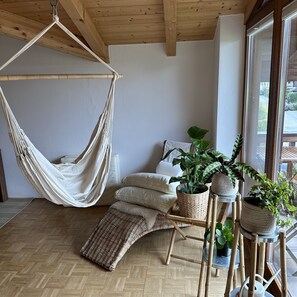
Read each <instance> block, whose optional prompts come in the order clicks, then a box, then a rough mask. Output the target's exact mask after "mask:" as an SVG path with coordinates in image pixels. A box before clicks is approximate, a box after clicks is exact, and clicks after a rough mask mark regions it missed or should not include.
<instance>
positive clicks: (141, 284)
mask: <svg viewBox="0 0 297 297" xmlns="http://www.w3.org/2000/svg"><path fill="white" fill-rule="evenodd" d="M105 211H106V208H104V207H92V208H87V209H77V208H64V207H61V206H57V205H54V204H52V203H50V202H48V201H46V200H44V199H35V200H34V201H33V202H32V203H31V204H30V205H29V206H28V207H27V208H25V209H24V210H23V211H22V212H21V213H20V214H18V215H17V216H16V217H15V218H14V219H13V220H12V221H10V222H9V223H8V224H7V225H6V226H4V227H3V228H2V229H1V230H0V296H1V297H59V296H65V297H66V296H67V297H68V296H80V297H101V296H104V297H109V296H112V297H117V296H121V297H185V296H187V297H189V296H196V294H197V287H198V276H199V268H200V267H199V265H198V264H195V263H190V262H185V261H182V260H177V259H172V260H171V263H170V264H169V265H168V266H166V265H164V262H165V259H166V254H167V248H168V245H169V241H170V235H171V230H162V231H157V232H153V233H151V234H148V235H146V236H145V237H143V238H142V239H140V240H139V241H137V242H136V243H135V244H134V245H133V246H132V247H131V248H130V250H129V251H128V252H127V253H126V255H125V256H124V257H123V259H122V260H121V261H120V263H119V264H118V266H117V268H116V270H115V271H114V272H108V271H106V270H104V269H102V268H100V267H99V266H97V265H95V264H93V263H92V262H90V261H88V260H86V259H85V258H83V257H81V256H80V254H79V251H80V248H81V247H82V245H83V244H84V243H85V241H86V240H87V238H88V236H89V235H90V233H91V232H92V231H93V228H94V226H95V225H96V223H97V221H98V220H99V219H100V218H102V217H103V215H104V213H105ZM200 230H201V229H200ZM200 230H199V228H197V227H189V228H186V232H188V233H192V234H194V233H196V235H197V232H202V230H201V231H200ZM200 245H201V243H198V242H197V241H192V240H186V241H184V240H179V241H178V242H177V243H176V244H175V247H174V252H175V253H176V254H179V253H180V254H182V255H183V256H187V257H196V258H199V259H200V257H201V253H200V252H201V248H200ZM225 282H226V272H222V273H221V276H220V277H212V279H211V291H210V293H211V294H210V296H213V297H214V296H216V297H218V296H223V292H224V287H225Z"/></svg>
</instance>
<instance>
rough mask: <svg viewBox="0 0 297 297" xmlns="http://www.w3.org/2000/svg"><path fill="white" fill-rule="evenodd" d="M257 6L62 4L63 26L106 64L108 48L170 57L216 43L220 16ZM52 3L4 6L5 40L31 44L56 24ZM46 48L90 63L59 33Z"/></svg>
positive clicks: (72, 0)
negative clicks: (199, 43) (190, 44)
mask: <svg viewBox="0 0 297 297" xmlns="http://www.w3.org/2000/svg"><path fill="white" fill-rule="evenodd" d="M255 2H256V1H255V0H225V1H217V0H197V1H189V0H60V1H59V2H58V16H59V18H60V21H61V22H62V23H63V24H64V25H65V26H66V27H68V29H69V30H71V31H72V32H73V33H74V34H76V35H77V36H78V37H79V38H80V39H81V40H82V41H83V42H85V43H86V44H88V45H89V46H90V47H91V48H92V49H93V51H94V52H95V53H97V54H98V55H99V56H100V57H101V58H103V59H104V60H105V61H108V60H109V55H108V46H109V45H119V44H139V43H156V42H160V43H164V44H165V45H166V47H165V48H166V53H167V55H169V56H174V55H176V42H178V41H193V40H211V39H213V37H214V33H215V28H216V24H217V19H218V17H219V16H221V15H231V14H238V13H244V14H245V15H246V18H247V17H248V15H249V14H250V13H251V10H252V8H253V6H254V4H255ZM50 3H51V1H50V0H37V1H26V0H17V1H11V0H0V34H6V35H9V36H12V37H16V38H20V39H25V40H28V39H31V38H32V37H33V36H34V35H35V34H37V33H38V32H39V31H41V30H42V29H43V28H44V27H45V26H46V25H48V24H49V23H50V22H51V21H52V7H51V4H50ZM39 44H41V45H44V46H47V47H50V48H54V49H57V50H60V51H63V52H67V53H70V54H74V55H78V56H83V57H86V58H90V57H89V56H88V54H87V53H85V51H83V50H82V49H81V48H80V47H79V46H78V45H77V44H75V43H74V42H73V41H72V40H70V39H69V38H68V37H66V36H65V33H63V32H61V30H60V29H59V28H53V29H51V30H50V32H49V33H48V34H46V36H45V37H43V38H42V40H41V41H40V43H39Z"/></svg>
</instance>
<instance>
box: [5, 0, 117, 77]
mask: <svg viewBox="0 0 297 297" xmlns="http://www.w3.org/2000/svg"><path fill="white" fill-rule="evenodd" d="M51 5H52V10H53V22H52V23H51V24H50V25H48V26H47V27H46V28H45V29H43V30H42V31H41V32H40V33H38V34H37V35H36V36H35V37H34V38H32V39H31V40H30V41H29V42H28V43H27V44H25V46H23V47H22V48H21V49H20V50H19V51H18V52H17V53H16V54H15V55H13V56H12V57H11V58H10V59H9V60H8V61H7V62H5V63H4V64H3V65H2V66H1V67H0V71H2V70H3V69H4V68H5V67H7V66H8V65H9V64H10V63H11V62H13V61H14V60H15V59H17V58H18V57H19V56H20V55H22V54H23V53H24V52H25V51H26V50H28V49H29V48H30V47H31V46H32V45H34V44H35V43H36V42H37V41H38V40H39V39H40V38H41V37H42V36H43V35H45V33H46V32H48V31H49V30H50V29H51V28H52V27H53V26H54V25H57V26H58V27H59V28H60V29H61V30H63V31H64V32H65V33H66V34H67V35H68V36H69V37H70V38H71V39H73V40H74V41H75V42H76V43H78V44H79V45H80V46H81V47H82V48H83V49H85V50H86V51H87V52H88V53H89V54H90V55H91V56H93V57H94V58H95V59H96V60H97V61H98V62H100V63H101V64H103V65H104V66H105V67H106V68H107V69H108V70H110V71H111V72H112V73H113V74H114V76H116V77H117V78H121V77H122V75H120V74H119V73H118V72H117V71H116V70H115V69H113V68H112V67H111V66H109V65H108V64H107V63H106V62H104V61H103V60H102V59H101V58H100V57H99V56H98V55H96V54H95V53H94V52H93V51H92V50H91V49H90V48H89V47H88V46H86V45H85V44H84V43H83V42H81V41H80V40H79V39H78V38H77V37H76V36H75V35H74V34H73V33H72V32H71V31H70V30H69V29H67V28H66V27H65V26H64V25H63V24H62V23H61V22H60V20H59V17H58V14H57V0H51ZM7 80H9V79H7Z"/></svg>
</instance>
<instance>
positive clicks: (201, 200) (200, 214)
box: [176, 187, 209, 220]
mask: <svg viewBox="0 0 297 297" xmlns="http://www.w3.org/2000/svg"><path fill="white" fill-rule="evenodd" d="M176 195H177V205H178V207H179V211H180V215H181V216H183V217H188V218H193V219H198V220H205V218H206V213H207V203H208V197H209V189H208V190H207V191H205V192H203V193H199V194H186V193H183V192H181V191H179V187H177V189H176Z"/></svg>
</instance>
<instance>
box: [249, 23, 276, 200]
mask: <svg viewBox="0 0 297 297" xmlns="http://www.w3.org/2000/svg"><path fill="white" fill-rule="evenodd" d="M272 32H273V21H272V17H269V18H268V20H267V21H266V22H264V23H262V24H260V25H259V24H258V25H257V27H253V28H251V30H249V33H248V43H247V51H248V65H247V83H246V115H245V121H246V122H245V131H244V135H245V148H247V149H246V150H245V162H246V163H248V164H250V165H251V166H253V167H254V168H255V169H257V170H258V171H259V172H262V173H264V171H265V153H266V136H267V120H268V106H269V89H270V88H269V87H270V68H271V52H272ZM249 188H250V185H249V181H247V183H246V184H245V189H247V191H248V189H249ZM245 194H247V193H245Z"/></svg>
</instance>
